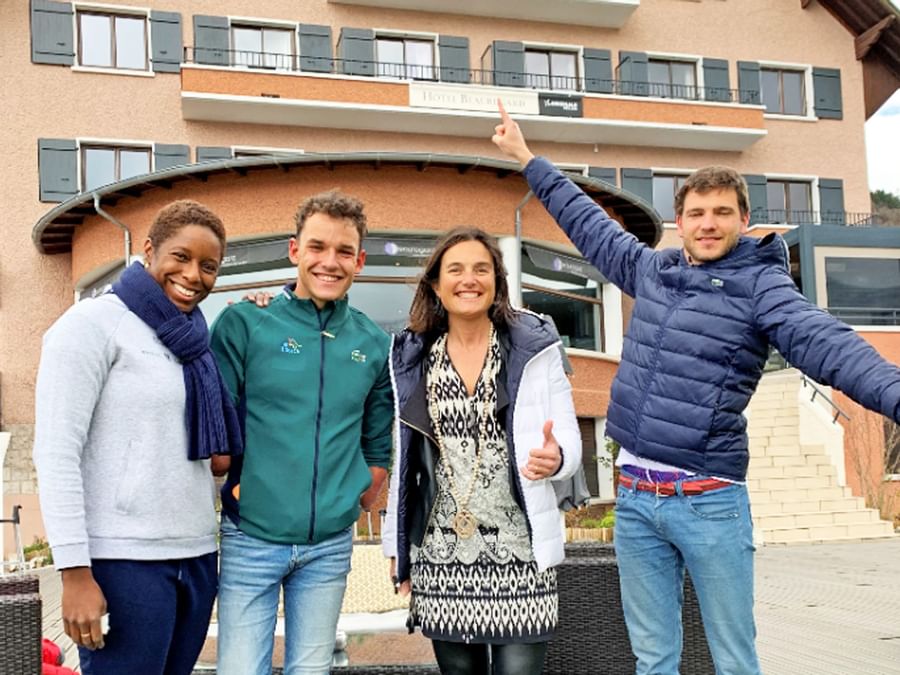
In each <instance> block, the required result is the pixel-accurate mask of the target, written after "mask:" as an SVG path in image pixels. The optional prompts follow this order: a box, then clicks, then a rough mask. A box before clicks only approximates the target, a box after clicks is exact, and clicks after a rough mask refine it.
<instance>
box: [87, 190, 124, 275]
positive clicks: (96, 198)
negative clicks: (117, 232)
mask: <svg viewBox="0 0 900 675" xmlns="http://www.w3.org/2000/svg"><path fill="white" fill-rule="evenodd" d="M92 194H93V195H94V211H96V212H97V215H99V216H102V217H103V218H106V219H107V220H108V221H109V222H111V223H112V224H113V225H117V226H118V227H120V228H122V231H123V232H125V267H128V266H129V265H130V264H131V232H130V231H129V230H128V228H127V227H126V226H125V225H124V224H123V223H121V222H119V221H118V220H116V219H115V218H113V217H112V216H111V215H110V214H108V213H107V212H106V211H104V210H103V209H101V208H100V195H98V194H97V193H96V192H94V193H92Z"/></svg>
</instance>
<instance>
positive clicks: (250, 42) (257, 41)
mask: <svg viewBox="0 0 900 675" xmlns="http://www.w3.org/2000/svg"><path fill="white" fill-rule="evenodd" d="M231 48H232V50H233V51H232V54H233V56H232V63H233V64H234V65H236V66H247V67H250V68H275V69H278V70H291V69H292V68H293V66H294V31H293V30H290V29H286V28H270V27H266V26H232V27H231Z"/></svg>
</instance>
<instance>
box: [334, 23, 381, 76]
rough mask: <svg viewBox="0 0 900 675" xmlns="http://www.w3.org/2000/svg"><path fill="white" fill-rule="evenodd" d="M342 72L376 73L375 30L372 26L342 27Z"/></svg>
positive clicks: (354, 73) (353, 73)
mask: <svg viewBox="0 0 900 675" xmlns="http://www.w3.org/2000/svg"><path fill="white" fill-rule="evenodd" d="M338 42H339V43H340V50H341V61H342V66H343V68H342V72H343V73H344V74H346V75H366V76H369V77H371V76H373V75H374V74H375V31H373V30H372V29H370V28H341V37H340V40H339V41H338Z"/></svg>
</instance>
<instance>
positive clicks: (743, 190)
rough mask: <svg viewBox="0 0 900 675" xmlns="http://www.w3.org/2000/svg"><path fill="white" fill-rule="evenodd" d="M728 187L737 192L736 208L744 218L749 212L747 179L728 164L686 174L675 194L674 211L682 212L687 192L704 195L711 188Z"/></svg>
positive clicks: (678, 213) (726, 188)
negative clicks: (685, 178)
mask: <svg viewBox="0 0 900 675" xmlns="http://www.w3.org/2000/svg"><path fill="white" fill-rule="evenodd" d="M729 188H731V189H733V190H734V191H735V193H736V194H737V203H738V209H739V210H740V212H741V216H742V217H744V218H746V217H747V214H748V213H750V196H749V193H748V191H747V181H745V180H744V177H743V176H742V175H741V174H739V173H738V172H737V171H735V170H734V169H732V168H731V167H730V166H705V167H703V168H702V169H697V170H696V171H695V172H694V173H692V174H691V175H690V176H688V178H687V180H686V181H684V183H683V184H682V186H681V187H680V188H679V189H678V193H677V194H676V195H675V213H676V214H677V215H679V216H680V215H681V214H682V213H683V212H684V200H685V199H687V195H688V192H696V193H697V194H701V195H705V194H706V193H707V192H712V191H713V190H728V189H729Z"/></svg>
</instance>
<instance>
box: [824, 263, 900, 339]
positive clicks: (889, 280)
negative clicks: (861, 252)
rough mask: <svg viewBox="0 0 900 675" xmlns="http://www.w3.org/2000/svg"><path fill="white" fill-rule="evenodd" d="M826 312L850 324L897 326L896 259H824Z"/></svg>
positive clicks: (899, 280)
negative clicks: (826, 296)
mask: <svg viewBox="0 0 900 675" xmlns="http://www.w3.org/2000/svg"><path fill="white" fill-rule="evenodd" d="M825 286H826V293H827V295H828V311H829V312H831V313H832V314H834V315H836V316H837V317H838V318H840V319H842V320H843V321H846V322H847V323H849V324H851V325H869V326H900V258H850V257H841V258H838V257H828V258H826V259H825Z"/></svg>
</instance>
